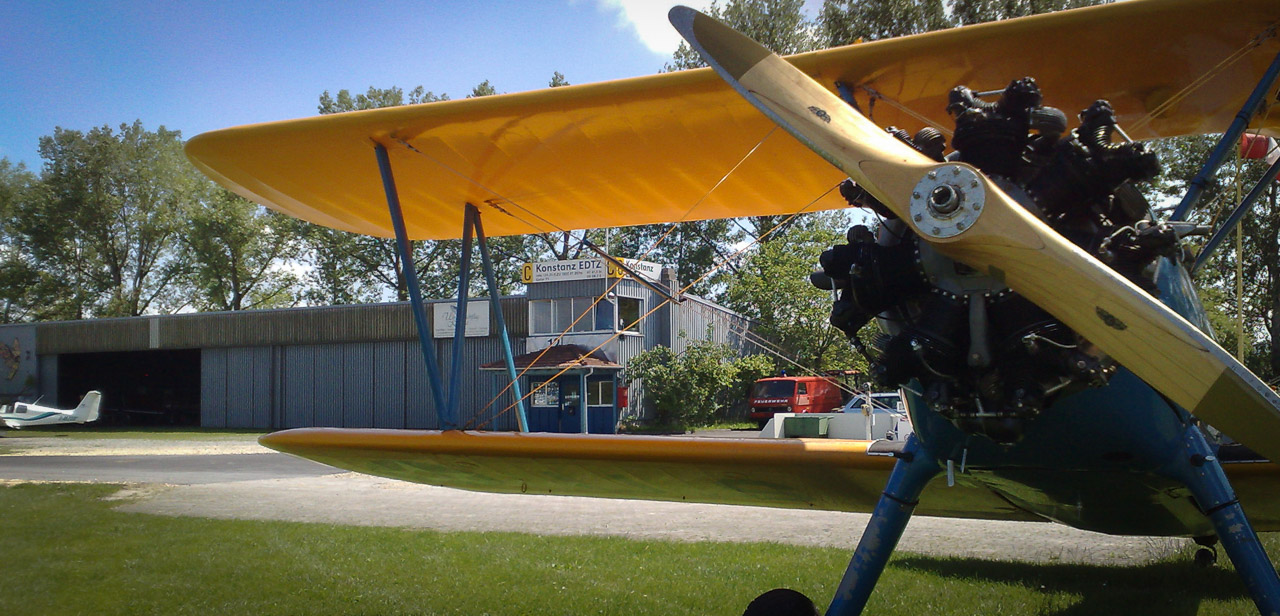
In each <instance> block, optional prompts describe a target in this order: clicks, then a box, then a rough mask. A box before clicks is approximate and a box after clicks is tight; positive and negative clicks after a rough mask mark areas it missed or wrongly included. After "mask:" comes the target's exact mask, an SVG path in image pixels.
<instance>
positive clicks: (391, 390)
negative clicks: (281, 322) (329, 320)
mask: <svg viewBox="0 0 1280 616" xmlns="http://www.w3.org/2000/svg"><path fill="white" fill-rule="evenodd" d="M512 344H513V347H514V353H515V354H520V353H523V352H524V346H525V345H524V341H523V340H519V341H513V343H512ZM451 346H452V343H451V341H448V340H444V341H437V342H436V352H437V353H438V354H439V359H440V360H441V369H442V371H443V373H444V378H445V380H446V387H448V384H447V381H448V374H449V365H450V361H451V356H450V347H451ZM277 356H278V357H279V361H276V357H277ZM501 357H502V346H501V341H499V340H498V339H496V338H469V339H467V344H466V346H465V347H464V349H463V358H462V359H463V361H462V368H463V379H462V387H463V389H462V391H461V392H460V406H461V411H460V417H459V423H461V424H462V425H463V426H469V427H476V426H478V425H480V424H482V423H483V424H485V428H486V429H490V430H513V429H515V427H516V419H515V414H514V411H508V412H505V413H503V411H504V410H505V409H507V408H508V407H509V406H510V405H511V404H512V402H513V401H514V399H515V398H514V397H513V396H512V394H511V393H510V392H509V391H508V392H506V393H503V394H502V395H501V396H499V392H501V391H502V390H503V389H504V388H505V387H506V385H507V382H508V381H507V375H506V372H505V371H500V372H493V371H481V370H480V369H479V368H480V365H481V364H485V363H489V362H492V361H497V360H499V359H500V358H501ZM406 377H408V378H406ZM277 390H279V395H275V394H276V391H277ZM200 393H201V407H200V423H201V425H202V426H206V427H211V428H298V427H304V426H341V427H350V428H367V427H376V428H419V429H430V428H438V427H439V422H438V418H437V414H436V409H435V404H434V402H433V401H432V398H431V392H430V389H429V388H428V386H427V378H426V368H425V365H424V363H423V360H422V352H421V349H420V347H419V345H418V344H417V343H409V342H361V343H350V344H325V345H291V346H283V347H239V348H230V349H206V350H204V351H203V352H202V354H201V365H200ZM499 415H500V416H499ZM495 416H496V419H495Z"/></svg>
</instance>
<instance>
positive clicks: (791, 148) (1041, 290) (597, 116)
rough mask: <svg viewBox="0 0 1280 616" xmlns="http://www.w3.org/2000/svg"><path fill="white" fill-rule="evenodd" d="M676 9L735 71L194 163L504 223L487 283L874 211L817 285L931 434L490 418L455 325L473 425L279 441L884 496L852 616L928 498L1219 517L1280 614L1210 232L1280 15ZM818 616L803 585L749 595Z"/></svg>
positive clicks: (358, 217) (860, 498)
mask: <svg viewBox="0 0 1280 616" xmlns="http://www.w3.org/2000/svg"><path fill="white" fill-rule="evenodd" d="M671 18H672V23H673V25H675V27H676V28H677V29H678V30H679V31H680V32H681V34H682V35H684V36H685V37H686V39H687V40H688V41H689V43H690V44H691V45H692V46H693V48H694V49H696V50H697V51H699V52H700V53H701V54H702V55H703V57H704V58H705V59H706V60H707V62H708V63H709V64H710V65H711V68H708V69H703V70H694V71H686V72H679V73H669V74H662V75H656V76H652V77H642V78H635V79H627V80H622V81H616V82H608V83H600V84H589V85H581V86H571V87H564V88H556V89H552V90H543V91H537V92H527V93H518V94H508V95H502V96H494V97H487V98H481V99H468V100H459V101H447V102H440V103H431V104H426V105H419V106H411V107H400V108H391V109H379V110H372V111H362V112H354V113H349V114H342V115H337V116H325V117H315V118H307V119H301V120H291V121H285V122H277V123H270V124H262V125H254V126H245V127H238V128H231V129H226V130H221V131H216V132H212V133H206V134H203V135H200V136H197V137H196V138H194V139H192V140H191V141H190V143H189V144H188V146H187V152H188V155H189V156H190V157H191V159H192V160H193V161H194V162H195V163H196V165H197V166H198V167H199V168H200V169H201V170H203V171H204V172H205V173H207V174H209V175H210V176H211V177H213V178H214V179H215V180H217V181H218V182H220V183H222V184H223V185H225V186H227V187H228V188H230V189H232V190H234V191H236V192H238V193H239V194H241V195H243V196H245V197H247V198H249V199H252V200H255V201H257V202H259V203H262V204H264V205H267V206H269V207H272V208H275V209H277V210H280V211H282V212H285V213H288V214H291V215H293V216H297V217H299V218H302V219H304V220H308V221H311V222H314V223H317V224H322V225H326V226H330V227H334V228H337V229H344V230H348V231H354V232H358V233H366V234H371V235H377V236H383V237H396V238H397V240H398V244H399V245H400V247H401V250H406V249H407V248H406V246H407V242H408V240H410V239H453V238H463V239H464V240H465V241H466V242H467V243H468V249H467V250H466V251H465V252H466V254H469V252H470V250H469V242H470V241H471V240H472V236H473V234H474V236H475V239H476V240H477V241H479V243H480V246H481V249H482V250H481V255H482V258H484V259H485V260H486V263H485V265H486V270H487V271H489V268H488V263H487V259H488V257H487V251H485V250H484V246H485V239H486V236H485V235H484V234H485V231H486V230H487V231H488V233H490V234H491V235H510V234H523V233H542V232H551V231H563V230H572V229H585V228H596V227H610V226H623V225H637V224H648V223H659V222H671V221H685V220H695V219H709V218H723V217H739V216H758V215H777V214H792V213H796V212H800V211H813V210H818V209H833V208H840V207H848V206H849V205H856V206H860V207H867V208H870V209H872V210H874V211H875V212H877V213H878V214H879V215H881V216H882V217H883V219H882V222H881V224H880V225H879V227H878V229H877V230H874V231H873V230H871V229H867V228H865V227H855V228H854V229H851V230H850V233H849V236H848V243H846V244H841V245H838V246H834V247H832V249H831V250H829V251H827V252H826V253H824V254H823V255H821V257H819V256H818V255H815V259H817V260H819V261H820V263H821V266H822V271H821V273H819V274H815V276H814V278H813V281H814V283H815V284H817V285H819V286H822V287H824V288H829V289H832V290H836V291H839V299H838V300H837V301H836V302H835V303H834V307H833V316H832V322H833V325H835V326H837V327H839V328H840V329H842V330H844V331H845V332H847V333H849V334H850V336H851V341H852V342H854V343H855V344H857V345H861V343H860V342H859V341H858V340H857V338H856V337H854V336H853V334H854V333H855V332H856V331H857V330H858V329H859V328H860V327H861V326H862V325H863V324H865V323H867V322H869V321H870V320H872V319H877V320H879V322H880V323H881V326H882V328H883V329H884V332H885V335H884V336H882V337H881V339H880V340H879V341H878V342H877V343H876V344H875V345H874V347H875V348H862V350H864V351H865V352H866V353H867V354H868V355H869V356H870V358H871V360H872V366H873V373H874V375H875V376H876V378H877V379H878V380H879V381H880V382H881V383H882V384H885V385H893V386H901V387H902V388H903V390H904V392H905V395H906V397H907V400H908V403H909V407H910V412H911V415H912V420H913V425H914V426H915V434H914V436H912V437H911V438H909V439H908V440H906V441H905V442H904V443H898V444H893V443H884V442H865V441H825V440H784V441H765V440H755V439H734V440H717V441H705V442H704V441H696V442H695V441H686V440H673V439H663V438H653V437H624V436H589V435H546V434H530V433H523V432H522V433H481V432H463V431H458V430H456V429H453V428H455V427H456V425H457V423H456V415H455V416H452V417H451V416H450V414H449V409H455V413H456V408H457V406H456V402H457V401H456V397H452V398H450V399H448V400H447V401H446V399H445V396H444V393H446V389H447V388H445V387H443V385H442V380H441V379H440V378H439V376H438V374H437V372H438V371H437V369H436V367H435V366H436V361H435V358H434V356H433V353H432V351H431V350H430V349H429V348H428V346H427V345H426V344H424V355H425V356H426V359H427V367H428V373H429V374H428V377H429V378H430V379H431V381H432V391H433V395H434V396H435V402H436V408H437V409H440V411H441V417H442V424H443V425H442V427H443V428H445V429H444V430H442V431H382V430H346V429H299V430H289V431H285V432H279V433H275V434H271V435H268V436H265V437H263V438H262V439H261V441H262V443H263V444H265V445H267V446H268V447H272V448H275V449H279V450H281V451H286V452H289V453H294V454H297V455H300V456H304V457H307V458H311V459H314V460H318V461H321V462H325V463H327V464H332V465H334V466H338V467H342V468H347V469H352V470H357V471H361V472H366V473H371V474H375V475H382V476H387V477H393V478H398V479H405V480H409V481H418V482H423V483H430V484H435V485H444V486H452V487H457V488H464V489H470V490H484V491H493V492H511V493H515V492H532V493H542V494H548V493H550V494H571V495H584V496H601V497H612V498H633V499H655V500H677V501H695V502H709V503H732V504H747V505H764V506H773V507H798V508H817V509H826V510H835V511H862V512H871V513H872V518H871V522H870V524H869V525H868V528H867V530H866V532H865V533H864V535H863V538H862V540H861V541H860V543H859V545H858V547H857V549H856V551H855V553H854V555H853V558H852V560H851V562H850V565H849V568H848V570H847V572H846V574H845V577H844V579H843V580H842V581H841V584H840V586H839V588H838V590H837V593H836V596H835V598H834V600H833V601H832V603H831V605H830V607H829V608H828V611H827V613H828V614H833V615H847V614H858V613H861V611H862V609H863V608H864V606H865V604H866V601H867V598H868V597H869V595H870V593H871V591H872V589H873V587H874V585H875V583H876V580H877V579H878V578H879V575H880V573H881V572H882V570H883V568H884V566H885V563H886V562H887V560H888V558H889V555H890V553H891V552H892V550H893V549H894V546H895V545H896V543H897V540H898V538H899V536H900V535H901V532H902V530H903V528H904V527H905V525H906V523H907V520H908V519H909V517H910V515H911V514H912V513H922V514H926V515H937V516H954V517H974V518H985V519H997V520H1040V521H1057V522H1061V523H1065V524H1069V525H1071V526H1075V527H1077V528H1084V529H1088V530H1095V531H1101V532H1108V533H1115V534H1141V535H1167V536H1187V537H1193V538H1195V539H1196V540H1197V542H1199V543H1201V544H1202V545H1204V546H1206V548H1205V549H1203V550H1202V551H1201V553H1200V554H1199V555H1198V559H1204V560H1206V561H1211V560H1213V558H1214V557H1215V552H1214V551H1213V550H1212V549H1211V548H1212V546H1214V545H1215V544H1216V543H1217V542H1219V541H1220V542H1221V543H1222V544H1223V546H1224V548H1225V550H1226V552H1227V554H1228V555H1229V557H1230V558H1231V560H1232V562H1233V563H1234V564H1235V566H1236V569H1237V571H1238V572H1239V573H1240V574H1241V576H1242V577H1243V579H1244V580H1245V583H1246V586H1247V587H1248V588H1249V592H1250V594H1251V596H1252V598H1253V600H1254V602H1255V603H1256V604H1257V606H1258V609H1259V610H1260V612H1262V613H1264V614H1277V613H1280V579H1277V577H1276V573H1275V569H1274V568H1273V567H1272V565H1271V563H1270V561H1269V560H1268V558H1267V556H1266V554H1265V552H1264V551H1263V549H1262V547H1261V546H1260V544H1259V542H1258V539H1257V535H1256V533H1255V529H1257V530H1280V490H1277V488H1278V487H1280V468H1277V466H1276V465H1275V464H1274V463H1272V462H1270V461H1269V460H1275V459H1280V457H1277V456H1280V398H1277V396H1276V395H1275V394H1274V393H1272V392H1271V390H1270V389H1268V388H1267V387H1266V386H1265V385H1263V384H1262V383H1261V382H1260V381H1259V380H1258V379H1257V377H1256V376H1254V375H1253V374H1251V373H1250V372H1249V371H1248V370H1247V369H1245V368H1244V366H1242V365H1240V363H1239V362H1237V361H1236V360H1235V359H1233V358H1232V357H1231V356H1230V355H1228V354H1227V353H1226V352H1225V351H1223V350H1222V349H1221V348H1220V347H1218V345H1217V344H1216V343H1214V342H1213V340H1212V339H1211V338H1210V337H1209V334H1207V333H1206V332H1208V331H1209V330H1208V328H1207V324H1206V321H1205V319H1204V316H1203V312H1202V311H1201V310H1200V308H1199V304H1198V302H1197V301H1196V299H1195V296H1194V292H1193V291H1192V290H1191V289H1190V278H1189V276H1188V273H1187V267H1185V266H1186V265H1190V260H1189V256H1188V254H1187V252H1188V251H1187V250H1186V249H1185V247H1184V238H1185V237H1186V236H1189V235H1196V234H1203V233H1205V231H1206V230H1205V229H1203V228H1198V227H1196V226H1195V225H1192V224H1190V223H1187V222H1185V220H1184V219H1185V217H1186V214H1187V211H1188V210H1189V209H1190V208H1191V207H1193V206H1194V205H1195V202H1196V200H1197V199H1198V196H1199V194H1200V191H1201V190H1202V188H1203V179H1204V178H1206V177H1208V175H1209V174H1211V173H1212V172H1213V170H1214V169H1215V168H1216V166H1217V165H1218V164H1219V163H1220V162H1221V159H1222V156H1223V155H1224V153H1225V152H1226V148H1228V147H1231V146H1232V145H1233V144H1234V143H1235V142H1236V141H1237V140H1238V139H1239V135H1240V133H1241V132H1242V131H1244V130H1246V129H1248V130H1251V131H1257V132H1261V133H1265V134H1272V135H1274V134H1276V133H1277V132H1280V131H1278V129H1280V114H1267V113H1266V112H1265V110H1266V109H1267V108H1268V107H1270V106H1273V105H1276V104H1277V103H1278V101H1277V98H1276V92H1275V83H1276V77H1277V74H1280V38H1278V37H1277V27H1278V26H1280V4H1278V3H1276V2H1275V1H1274V0H1234V1H1228V0H1134V1H1132V2H1123V3H1117V4H1112V5H1106V6H1101V7H1093V8H1088V9H1080V10H1074V11H1066V12H1061V13H1055V14H1050V15H1042V16H1036V17H1028V18H1023V19H1016V20H1009V21H1005V22H999V23H992V24H985V25H978V26H970V27H964V28H957V29H953V30H946V31H940V32H934V33H929V34H924V35H918V36H910V37H904V38H900V39H892V40H885V41H877V42H874V43H866V44H858V45H853V46H849V47H843V48H837V49H830V50H825V51H819V52H813V53H808V54H801V55H797V56H792V57H789V58H786V59H781V58H778V57H777V56H774V55H772V54H770V53H769V52H768V51H767V50H764V49H763V48H761V47H760V46H758V45H757V44H755V43H754V42H753V41H750V40H749V39H747V38H745V37H743V36H741V35H739V34H737V33H735V32H733V31H732V30H730V29H728V28H727V27H725V26H723V25H722V24H720V23H718V22H716V21H715V20H712V19H710V18H707V17H705V16H702V15H700V14H698V13H696V12H695V11H692V10H689V9H683V8H680V7H677V8H676V9H673V10H672V13H671ZM1028 76H1031V77H1034V79H1029V78H1028ZM958 86H969V87H973V88H975V89H976V90H977V91H975V90H971V89H969V87H958ZM984 90H985V91H984ZM1047 103H1052V104H1053V106H1052V107H1050V106H1048V104H1047ZM1061 109H1067V110H1071V111H1072V112H1073V113H1074V112H1075V111H1076V110H1081V111H1080V112H1079V115H1078V116H1077V117H1076V118H1075V119H1073V120H1071V119H1068V115H1067V114H1066V113H1063V112H1062V111H1061ZM891 126H894V127H915V128H919V129H920V130H919V132H916V133H915V135H914V136H912V135H910V134H908V133H907V132H906V131H903V130H891V131H886V130H884V128H885V127H891ZM1221 131H1225V132H1226V136H1225V137H1224V139H1223V145H1221V146H1220V147H1219V148H1218V150H1217V151H1215V153H1214V154H1213V155H1212V156H1211V157H1210V160H1209V161H1208V162H1207V163H1206V165H1205V170H1204V171H1203V172H1202V174H1201V178H1198V180H1197V181H1196V182H1193V184H1192V186H1190V187H1189V190H1188V194H1187V197H1186V198H1185V199H1184V200H1183V202H1182V203H1181V204H1180V205H1179V206H1178V207H1177V208H1176V209H1175V210H1174V211H1173V213H1172V214H1171V215H1170V216H1168V217H1163V218H1162V217H1159V216H1157V215H1156V214H1155V213H1153V212H1152V210H1151V207H1150V205H1149V204H1147V203H1146V202H1145V200H1143V199H1142V197H1141V195H1140V194H1139V193H1138V192H1137V191H1136V190H1135V189H1133V184H1134V183H1135V182H1140V181H1143V180H1146V179H1150V178H1151V177H1152V176H1153V175H1154V174H1155V173H1156V172H1158V163H1157V161H1156V160H1155V158H1154V156H1153V155H1152V154H1151V153H1150V152H1148V151H1147V150H1146V149H1145V147H1144V146H1143V144H1142V143H1140V142H1134V141H1130V138H1132V139H1138V140H1141V139H1149V138H1155V137H1168V136H1175V135H1186V134H1200V133H1210V132H1221ZM948 140H949V143H948ZM1277 167H1280V165H1273V167H1272V169H1270V170H1268V174H1267V175H1268V177H1267V178H1264V183H1268V182H1270V179H1271V178H1274V177H1275V175H1276V172H1277ZM379 179H381V182H379V181H378V180H379ZM1250 201H1251V199H1246V200H1245V202H1244V203H1242V204H1241V208H1240V209H1241V210H1243V208H1244V207H1246V206H1247V205H1248V203H1249V202H1250ZM482 219H483V221H484V222H483V225H481V224H480V221H481V220H482ZM463 276H464V278H465V276H467V273H466V268H465V267H464V273H463ZM490 278H491V272H490ZM410 282H411V285H410V290H411V294H412V295H413V297H414V305H415V314H416V315H417V316H418V318H419V319H421V318H422V303H421V297H420V296H419V295H418V293H417V291H416V286H415V285H414V284H413V283H412V280H411V281H410ZM490 286H491V287H492V286H493V285H492V281H490ZM465 287H466V285H465V280H464V284H462V285H461V288H463V289H465ZM493 295H495V296H496V294H493ZM459 310H460V311H465V302H462V301H460V303H459ZM495 312H497V313H499V314H500V312H501V311H500V310H498V311H495ZM463 321H465V319H464V318H462V315H461V314H460V317H459V319H458V322H459V323H462V322H463ZM422 324H423V321H421V320H420V321H419V330H420V332H422V331H423V330H425V328H424V327H422ZM459 335H461V334H460V333H459ZM455 346H457V345H455ZM507 356H508V367H509V373H510V375H511V377H512V379H513V385H515V384H516V374H515V371H514V367H513V366H512V364H511V361H510V352H509V351H508V353H507ZM458 363H459V362H456V361H455V362H454V365H457V364H458ZM457 378H458V375H457V373H456V371H455V373H454V374H453V375H452V379H453V381H452V382H453V383H454V385H453V386H452V387H451V388H448V389H449V390H450V391H453V392H456V390H457V386H456V383H457ZM515 397H516V398H517V399H518V398H520V397H521V396H520V393H519V391H518V387H517V388H516V393H515ZM1210 426H1211V427H1210ZM877 454H881V455H877ZM944 475H945V478H946V479H945V481H944V480H943V479H942V476H944ZM935 479H936V480H935ZM1246 512H1247V513H1248V518H1246V515H1245V514H1246ZM797 605H799V606H801V608H803V609H802V611H801V612H789V611H787V610H792V609H796V606H797ZM803 610H808V612H809V613H812V611H813V608H812V604H811V603H808V601H807V599H804V598H802V597H799V598H798V597H795V596H794V595H792V594H789V593H786V592H781V593H778V592H771V593H766V594H765V595H762V596H761V597H760V598H758V599H757V601H755V602H753V604H752V606H751V607H750V608H749V609H748V613H750V614H770V613H774V614H786V613H804V612H803Z"/></svg>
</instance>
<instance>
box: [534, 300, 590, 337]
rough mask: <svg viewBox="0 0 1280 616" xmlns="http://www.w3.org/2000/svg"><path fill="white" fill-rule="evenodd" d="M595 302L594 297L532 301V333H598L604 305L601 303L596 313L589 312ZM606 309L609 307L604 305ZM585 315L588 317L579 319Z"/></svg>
mask: <svg viewBox="0 0 1280 616" xmlns="http://www.w3.org/2000/svg"><path fill="white" fill-rule="evenodd" d="M594 301H595V298H594V297H561V298H557V299H538V300H530V301H529V325H530V331H531V332H532V333H534V334H559V333H562V332H566V331H573V332H591V331H597V330H599V329H600V328H599V327H597V321H598V320H599V317H598V316H597V313H598V312H599V311H600V310H601V305H604V304H603V302H601V304H600V305H597V306H596V312H595V313H593V312H588V311H589V310H590V309H591V303H592V302H594ZM604 307H606V308H607V307H608V306H607V305H604ZM583 313H586V316H583V317H582V318H581V319H578V316H579V315H582V314H583ZM575 319H578V322H577V323H574V320H575ZM571 328H572V329H571Z"/></svg>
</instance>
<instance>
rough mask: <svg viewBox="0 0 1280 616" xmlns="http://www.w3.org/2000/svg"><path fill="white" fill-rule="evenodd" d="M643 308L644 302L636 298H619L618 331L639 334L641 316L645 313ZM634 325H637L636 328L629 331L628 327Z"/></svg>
mask: <svg viewBox="0 0 1280 616" xmlns="http://www.w3.org/2000/svg"><path fill="white" fill-rule="evenodd" d="M643 307H644V305H643V302H642V301H641V300H639V299H636V298H634V297H619V298H618V330H619V331H621V330H624V329H626V330H627V331H629V332H637V333H639V332H640V325H639V324H638V323H639V321H640V315H641V313H643ZM633 323H634V324H636V326H635V327H632V328H631V329H627V327H629V326H630V325H632V324H633Z"/></svg>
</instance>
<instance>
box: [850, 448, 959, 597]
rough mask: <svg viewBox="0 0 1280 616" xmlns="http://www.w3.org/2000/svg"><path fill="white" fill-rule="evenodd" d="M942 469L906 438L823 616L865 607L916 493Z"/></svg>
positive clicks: (905, 521) (912, 504)
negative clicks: (829, 605) (905, 442)
mask: <svg viewBox="0 0 1280 616" xmlns="http://www.w3.org/2000/svg"><path fill="white" fill-rule="evenodd" d="M940 470H942V469H940V468H939V467H938V463H937V461H936V460H935V459H934V457H933V455H932V454H930V453H929V451H928V450H926V449H925V447H924V446H923V445H922V444H921V443H920V441H919V440H918V439H917V438H916V436H915V435H914V434H913V435H911V436H910V437H908V438H907V444H906V446H905V447H904V448H903V452H902V453H901V454H899V457H898V463H897V464H896V465H895V466H894V467H893V474H891V475H890V476H889V483H888V485H886V486H885V489H884V494H883V495H881V496H880V502H879V503H877V504H876V508H875V511H873V512H872V513H871V521H870V522H868V523H867V529H866V530H865V531H863V533H862V539H861V540H860V541H858V548H857V549H856V550H854V552H853V558H852V559H851V560H850V561H849V568H848V569H847V570H846V571H845V573H844V579H842V580H840V587H839V588H837V589H836V596H835V598H834V599H832V600H831V607H829V608H827V616H857V615H858V614H861V613H862V610H863V608H865V607H866V606H867V599H869V598H870V597H871V590H872V589H873V588H875V585H876V582H877V581H878V580H879V579H880V574H881V573H883V572H884V567H885V565H886V564H888V562H889V555H890V554H892V553H893V549H894V548H895V547H896V546H897V545H898V539H900V538H902V531H903V530H904V529H905V528H906V527H907V521H908V520H910V519H911V512H912V511H913V510H914V509H915V507H916V502H917V499H919V498H920V492H921V491H923V490H924V487H925V485H927V484H928V483H929V480H930V479H933V477H934V476H935V475H937V474H938V472H939V471H940Z"/></svg>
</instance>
